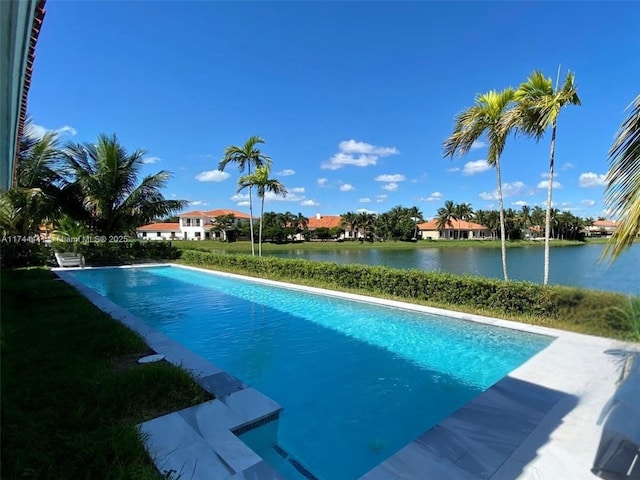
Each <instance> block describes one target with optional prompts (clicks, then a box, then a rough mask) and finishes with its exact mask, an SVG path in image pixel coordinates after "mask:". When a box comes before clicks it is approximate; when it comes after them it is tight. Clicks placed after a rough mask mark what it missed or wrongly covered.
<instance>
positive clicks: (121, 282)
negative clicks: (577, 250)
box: [68, 267, 553, 480]
mask: <svg viewBox="0 0 640 480" xmlns="http://www.w3.org/2000/svg"><path fill="white" fill-rule="evenodd" d="M68 273H69V274H71V275H72V276H73V277H75V278H76V279H77V280H79V281H81V282H82V283H84V284H85V285H87V286H88V287H90V288H92V289H94V290H95V291H97V292H98V293H100V294H102V295H104V296H106V297H108V298H109V299H110V300H111V301H113V302H114V303H116V304H118V305H120V306H122V307H124V308H125V309H127V310H128V311H130V312H131V313H133V314H134V315H136V316H137V317H139V318H140V319H142V320H144V321H145V322H146V323H148V324H149V325H151V326H153V327H155V328H157V329H158V330H160V331H162V332H164V333H165V334H167V335H169V336H170V337H171V338H173V339H175V340H176V341H178V342H180V343H182V344H184V345H185V346H187V347H188V348H189V349H191V350H193V351H194V352H196V353H198V354H199V355H201V356H202V357H204V358H206V359H207V360H210V361H211V362H213V363H215V364H216V365H218V366H220V367H222V368H224V369H225V370H227V371H228V372H230V373H231V374H233V375H235V376H236V377H238V378H240V379H242V380H243V381H244V382H245V383H247V384H249V385H251V386H253V387H254V388H256V389H258V390H260V391H261V392H263V393H265V394H266V395H268V396H269V397H271V398H273V399H274V400H275V401H277V402H278V403H280V404H281V405H282V406H283V407H284V408H283V411H282V413H281V417H280V420H279V421H278V422H277V425H275V428H277V432H275V435H277V446H278V448H276V449H274V448H272V447H273V445H269V444H265V443H264V437H262V438H255V434H251V432H250V433H249V434H247V435H246V437H247V440H246V441H247V442H248V443H249V445H250V446H252V447H254V448H255V449H256V450H258V453H260V454H261V455H262V456H263V457H264V458H265V459H266V460H268V461H269V460H271V461H272V462H273V463H274V464H276V466H277V464H278V463H279V462H280V463H282V462H281V459H282V456H281V455H282V453H283V452H286V455H287V456H289V457H290V458H293V459H295V460H296V461H297V462H299V464H300V465H302V466H304V468H305V469H307V470H309V471H310V472H311V473H313V475H315V476H316V477H318V478H323V479H336V480H339V479H354V478H357V477H358V476H360V475H362V474H364V473H365V472H366V471H368V470H369V469H371V468H373V467H374V466H375V465H377V464H378V463H380V462H382V461H383V460H385V459H386V458H387V457H389V456H391V455H392V454H393V453H395V452H396V451H397V450H398V449H400V448H402V447H403V446H404V445H405V444H407V443H408V442H410V441H411V440H413V439H414V438H415V437H417V436H418V435H420V434H421V433H422V432H424V431H426V430H427V429H429V428H430V427H431V426H433V425H435V424H437V423H438V422H439V421H440V420H442V419H443V418H445V417H447V416H448V415H450V414H451V413H452V412H453V411H455V410H456V409H458V408H459V407H460V406H462V405H463V404H464V403H466V402H467V401H469V400H470V399H472V398H473V397H475V396H476V395H478V394H479V393H480V392H482V391H484V390H486V389H487V388H489V387H490V386H491V385H493V384H494V383H495V382H497V381H498V380H499V379H501V378H502V377H504V376H505V375H507V374H508V373H509V372H510V371H511V370H513V369H514V368H516V367H517V366H519V365H520V364H522V363H523V362H525V361H526V360H527V359H528V358H530V357H531V356H533V355H534V354H536V353H537V352H539V351H540V350H542V349H543V348H544V347H545V346H547V345H548V344H549V343H550V342H551V341H552V340H553V339H552V338H550V337H545V336H540V335H534V334H529V333H524V332H518V331H514V330H509V329H504V328H497V327H492V326H489V325H484V324H477V323H473V322H465V321H461V320H455V319H451V318H447V317H440V316H433V315H427V314H424V313H420V312H414V311H409V310H403V309H398V308H386V307H383V306H380V305H373V304H369V303H363V302H355V301H350V300H345V299H342V298H337V297H333V296H327V295H317V294H312V293H309V292H303V291H300V290H295V289H288V288H280V287H276V286H273V285H265V284H261V283H256V282H254V281H250V280H240V279H237V278H231V277H228V276H221V275H216V274H212V273H207V272H201V271H194V270H190V269H186V268H180V267H145V268H128V269H91V270H77V271H73V272H68ZM269 428H274V426H273V425H272V426H270V427H269ZM243 439H244V438H243ZM289 470H291V469H289ZM283 473H285V474H290V475H292V476H295V475H296V474H295V473H291V472H289V471H287V472H283Z"/></svg>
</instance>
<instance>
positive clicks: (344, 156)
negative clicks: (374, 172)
mask: <svg viewBox="0 0 640 480" xmlns="http://www.w3.org/2000/svg"><path fill="white" fill-rule="evenodd" d="M338 149H339V152H338V153H336V154H334V155H333V156H332V157H331V158H330V159H329V161H328V162H325V163H323V164H322V165H321V166H320V168H323V169H327V170H338V169H339V168H342V167H344V166H346V165H354V166H356V167H367V166H369V165H376V164H377V163H378V159H379V158H381V157H388V156H389V155H397V154H398V153H400V152H399V151H398V149H397V148H395V147H377V146H375V145H371V144H369V143H365V142H358V141H356V140H344V141H342V142H340V143H339V144H338Z"/></svg>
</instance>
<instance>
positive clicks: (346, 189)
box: [340, 183, 356, 192]
mask: <svg viewBox="0 0 640 480" xmlns="http://www.w3.org/2000/svg"><path fill="white" fill-rule="evenodd" d="M355 189H356V187H354V186H353V185H351V184H350V183H345V184H344V185H340V191H341V192H350V191H351V190H355Z"/></svg>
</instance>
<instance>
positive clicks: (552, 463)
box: [54, 264, 640, 480]
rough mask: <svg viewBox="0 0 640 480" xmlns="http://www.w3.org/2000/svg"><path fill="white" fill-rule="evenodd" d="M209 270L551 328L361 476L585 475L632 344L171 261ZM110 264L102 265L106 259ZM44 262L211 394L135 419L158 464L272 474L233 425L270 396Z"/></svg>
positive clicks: (262, 410)
mask: <svg viewBox="0 0 640 480" xmlns="http://www.w3.org/2000/svg"><path fill="white" fill-rule="evenodd" d="M167 265H172V266H174V267H178V268H186V269H191V270H196V271H202V272H206V273H209V274H215V275H222V276H229V277H234V278H241V279H245V280H251V281H255V282H258V283H264V284H271V285H278V286H285V287H287V288H290V289H294V290H301V291H307V292H313V293H320V294H324V295H333V296H338V297H342V298H346V299H350V300H356V301H361V302H367V303H374V304H382V305H385V306H394V307H398V308H405V309H409V310H414V311H420V312H425V313H430V314H435V315H444V316H448V317H454V318H459V319H462V320H468V321H474V322H481V323H486V324H491V325H495V326H499V327H505V328H510V329H516V330H522V331H526V332H531V333H536V334H541V335H546V336H550V337H554V338H555V340H554V341H553V342H552V343H551V344H550V345H549V346H547V347H546V348H545V349H544V350H542V351H541V352H540V353H538V354H537V355H535V356H534V357H532V358H531V359H530V360H529V361H527V362H526V363H524V364H523V365H521V366H520V367H518V368H517V369H515V370H513V371H512V372H511V373H510V374H509V375H508V376H507V377H505V378H504V379H502V380H500V381H499V382H498V383H496V384H495V385H494V386H493V387H491V388H490V389H488V390H487V391H485V392H483V393H482V394H480V395H479V396H478V397H476V398H475V399H473V400H472V401H470V402H468V403H467V404H465V405H464V406H463V407H462V408H460V409H459V410H457V411H456V412H454V414H453V415H451V416H450V417H447V418H446V419H444V420H443V421H442V422H440V423H439V424H438V425H436V426H435V427H433V428H431V429H429V430H428V431H426V432H425V433H424V434H423V435H421V436H420V437H418V438H417V439H415V440H414V441H413V442H411V443H409V444H408V445H407V446H405V447H404V448H402V449H401V450H400V451H398V452H397V453H395V454H394V455H392V456H391V457H389V458H387V459H386V460H385V461H383V462H382V463H381V464H379V465H378V466H376V467H375V468H373V469H372V470H371V471H369V472H368V473H366V474H365V475H364V476H362V477H361V479H363V480H365V479H366V480H377V479H406V480H411V479H424V478H434V479H438V480H440V479H442V480H447V479H451V480H465V479H492V480H499V479H515V478H523V479H539V478H548V479H558V478H562V479H574V478H575V479H576V480H577V479H584V478H596V477H595V476H593V474H592V473H591V471H590V469H591V466H592V464H593V461H594V458H595V455H596V452H597V449H598V444H599V441H600V436H601V434H602V415H603V412H604V411H605V408H606V405H607V402H608V401H609V399H610V398H611V397H612V396H613V394H614V392H615V389H616V383H617V381H618V380H619V378H620V375H621V371H622V367H623V365H624V362H625V359H627V358H628V357H629V356H630V355H638V353H639V352H640V345H638V344H634V343H627V342H621V341H617V340H613V339H607V338H601V337H593V336H588V335H583V334H577V333H572V332H567V331H562V330H556V329H552V328H548V327H541V326H535V325H528V324H522V323H517V322H511V321H507V320H502V319H497V318H490V317H483V316H479V315H472V314H466V313H460V312H454V311H449V310H443V309H437V308H432V307H426V306H420V305H414V304H407V303H403V302H397V301H391V300H385V299H377V298H374V297H366V296H363V295H356V294H350V293H343V292H337V291H330V290H324V289H319V288H314V287H305V286H300V285H294V284H288V283H284V282H276V281H271V280H263V279H258V278H254V277H245V276H241V275H235V274H229V273H224V272H217V271H211V270H206V269H200V268H196V267H189V266H184V265H173V264H155V265H149V264H146V265H140V266H125V267H119V268H145V267H150V266H167ZM106 268H113V267H106ZM69 270H75V269H71V268H65V269H54V271H56V273H57V274H58V275H59V276H60V277H61V278H62V279H63V280H65V281H66V282H67V283H69V284H71V285H72V286H74V287H75V288H76V289H78V290H79V291H80V292H81V293H83V294H84V295H85V296H86V297H87V298H88V299H89V300H90V301H91V302H92V303H93V304H94V305H96V306H97V307H98V308H100V309H101V310H103V311H105V312H106V313H108V314H109V315H111V316H112V317H113V318H115V319H117V320H119V321H121V322H122V323H124V324H125V325H127V326H128V327H129V328H131V329H132V330H134V331H136V332H138V333H139V334H140V335H142V336H143V338H144V339H145V341H146V342H147V344H148V345H149V346H150V347H151V348H152V349H153V350H155V351H156V352H157V353H160V354H164V355H166V360H167V361H169V362H171V363H173V364H176V365H179V366H181V367H183V368H186V369H188V370H190V371H191V372H192V373H193V375H194V378H195V379H196V381H197V382H198V383H199V384H200V385H201V386H203V387H204V388H205V389H206V390H208V391H210V392H212V393H213V394H214V395H215V396H216V399H215V400H212V401H210V402H205V403H204V404H201V405H197V406H195V407H191V408H190V409H186V410H182V411H180V412H174V413H171V414H169V415H165V416H163V417H159V418H156V419H153V420H150V421H149V422H145V423H143V424H142V425H141V426H140V429H141V431H142V432H143V434H145V438H146V446H147V450H148V451H149V453H150V455H151V456H152V458H153V459H154V462H155V463H156V466H157V467H158V469H159V470H160V472H161V473H171V474H174V475H181V477H180V478H193V479H197V478H216V479H225V478H233V479H241V478H252V479H256V480H260V479H278V478H282V477H281V476H280V475H279V474H278V473H276V472H275V471H274V470H273V469H272V468H271V467H270V466H269V465H268V464H266V463H265V462H264V461H263V460H262V459H261V458H260V457H259V456H258V455H257V454H255V453H254V452H253V451H251V450H250V449H249V448H248V447H247V446H246V445H245V444H244V443H243V442H241V441H240V440H239V439H238V437H237V436H236V435H234V434H233V433H232V432H235V433H238V432H241V431H243V429H246V428H251V427H252V426H255V425H259V424H260V423H261V422H266V421H269V420H272V419H275V418H277V416H278V414H279V412H280V409H281V407H280V405H278V404H277V403H276V402H274V401H273V400H271V399H269V398H268V397H266V396H264V395H262V394H261V393H260V392H257V391H256V390H254V389H252V388H250V387H248V386H246V385H244V384H243V383H242V382H241V381H240V380H238V379H236V378H235V377H233V376H232V375H229V374H228V373H226V372H224V371H223V370H222V369H220V368H218V367H217V366H215V365H213V364H211V363H210V362H208V361H206V360H204V359H203V358H201V357H199V356H198V355H196V354H194V353H193V352H191V351H189V350H187V349H186V348H184V347H183V346H182V345H180V344H178V343H177V342H175V341H173V340H171V339H170V338H169V337H167V336H166V335H164V334H163V333H161V332H159V331H157V330H155V329H153V328H151V327H149V326H147V325H146V324H145V323H144V322H142V321H141V320H140V319H138V318H137V317H135V316H133V315H131V314H130V313H129V312H127V311H126V310H124V309H123V308H121V307H119V306H117V305H115V304H114V303H112V302H111V301H110V300H108V299H106V298H105V297H103V296H101V295H99V294H97V293H96V292H94V291H93V290H90V289H89V288H88V287H85V286H84V285H83V284H81V283H80V282H77V281H76V280H75V279H74V278H73V277H72V276H70V275H67V274H66V273H65V272H67V271H69Z"/></svg>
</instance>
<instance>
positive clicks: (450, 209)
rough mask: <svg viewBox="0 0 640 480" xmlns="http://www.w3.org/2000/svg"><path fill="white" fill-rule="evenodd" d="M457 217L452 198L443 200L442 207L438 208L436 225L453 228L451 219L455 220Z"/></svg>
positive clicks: (442, 227)
mask: <svg viewBox="0 0 640 480" xmlns="http://www.w3.org/2000/svg"><path fill="white" fill-rule="evenodd" d="M457 218H458V217H457V216H456V205H455V204H454V203H453V201H452V200H447V201H446V202H444V207H441V208H439V209H438V216H437V220H438V223H437V226H438V228H439V229H442V230H444V229H445V228H447V227H449V228H453V222H452V220H456V219H457Z"/></svg>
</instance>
